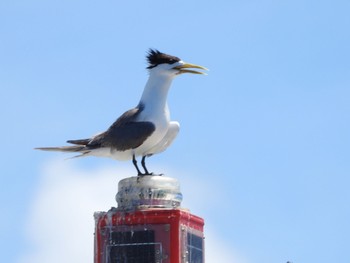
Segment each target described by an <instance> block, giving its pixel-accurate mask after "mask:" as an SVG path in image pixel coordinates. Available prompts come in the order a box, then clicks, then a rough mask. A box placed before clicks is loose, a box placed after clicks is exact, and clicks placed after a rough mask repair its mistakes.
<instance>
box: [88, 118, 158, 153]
mask: <svg viewBox="0 0 350 263" xmlns="http://www.w3.org/2000/svg"><path fill="white" fill-rule="evenodd" d="M154 130H155V126H154V124H153V123H152V122H128V123H125V124H124V125H122V126H113V125H112V126H111V127H110V128H109V129H108V130H107V131H106V132H104V133H102V134H100V135H97V136H96V137H94V138H93V139H92V140H91V141H90V142H89V144H88V145H87V147H88V148H89V149H94V148H102V147H111V148H112V149H115V150H117V151H126V150H130V149H135V148H137V147H139V146H140V145H141V144H142V143H143V142H144V141H145V140H146V139H147V138H148V137H149V136H150V135H151V134H152V133H153V132H154Z"/></svg>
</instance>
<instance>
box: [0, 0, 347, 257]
mask: <svg viewBox="0 0 350 263" xmlns="http://www.w3.org/2000/svg"><path fill="white" fill-rule="evenodd" d="M349 12H350V2H349V1H340V0H336V1H322V0H321V1H298V0H297V1H295V0H294V1H289V0H287V1H265V0H263V1H191V2H190V1H172V2H164V1H152V2H138V1H127V2H120V3H118V2H116V1H98V2H96V1H74V0H73V1H43V0H41V1H40V0H38V1H19V0H12V1H7V0H5V1H1V3H0V36H1V37H0V95H1V98H2V103H1V104H0V117H1V122H2V129H1V138H2V149H3V151H2V153H1V160H2V162H1V163H2V164H1V167H2V172H1V184H0V187H1V189H0V197H1V198H0V200H1V207H2V210H3V212H4V214H3V216H2V217H1V219H0V236H1V239H0V247H1V250H2V251H1V254H2V260H3V261H4V262H14V263H19V262H26V263H27V262H31V260H32V261H33V262H35V259H38V258H40V259H41V261H40V262H44V263H45V262H53V261H50V260H45V259H44V258H50V254H49V252H50V251H51V250H53V254H55V251H54V249H53V248H55V247H56V248H57V247H60V246H63V245H64V244H67V242H64V240H66V241H67V240H68V239H69V235H70V234H71V233H72V232H75V231H78V230H77V229H78V228H74V227H73V228H72V231H71V232H70V231H66V232H62V231H63V230H62V229H63V228H65V227H67V225H68V224H69V223H68V222H70V221H69V220H68V221H66V220H63V219H67V217H68V218H69V216H70V215H74V216H75V217H79V216H82V218H84V219H83V220H86V222H87V223H86V225H84V224H83V226H85V227H83V226H80V227H79V231H81V232H79V233H82V235H81V236H84V237H85V235H86V237H87V238H86V239H89V237H90V238H91V242H92V232H93V222H92V220H93V219H92V214H93V212H94V211H95V210H107V209H109V207H110V206H111V205H114V204H115V203H114V194H115V192H116V187H117V181H118V180H119V179H120V178H123V177H127V176H130V175H132V174H133V173H134V168H133V167H132V164H131V163H130V162H115V161H113V160H108V159H99V158H86V159H79V160H71V161H64V159H65V158H66V156H64V155H61V154H52V153H45V152H36V151H33V148H34V147H36V146H55V145H62V144H64V142H65V141H66V140H67V139H78V138H85V137H88V136H91V135H93V134H95V133H97V132H99V131H103V130H105V129H106V128H108V126H109V125H110V124H111V123H112V122H113V121H114V120H115V119H116V118H117V117H118V116H119V115H120V114H121V113H123V112H124V111H125V110H127V109H129V108H131V107H133V106H135V105H136V104H137V103H138V100H139V98H140V96H141V92H142V90H143V87H144V84H145V82H146V80H147V71H146V70H145V67H146V62H145V54H146V51H147V50H148V48H157V49H159V50H161V51H163V52H166V53H169V54H172V55H176V56H178V57H180V58H182V59H183V60H184V61H188V62H191V63H195V64H199V65H203V66H206V67H208V68H209V69H210V72H209V75H208V76H196V75H186V76H185V75H183V76H180V77H178V78H177V79H175V80H174V82H173V85H172V88H171V90H170V94H169V105H170V110H171V116H172V119H173V120H177V121H179V122H180V124H181V131H180V134H179V136H178V138H177V139H176V141H175V142H174V144H173V145H172V146H171V147H170V148H169V149H168V150H167V151H166V152H164V153H162V154H160V155H158V156H154V157H152V158H150V159H149V160H148V166H149V167H150V169H152V170H154V171H162V172H164V173H165V174H166V175H168V176H172V177H176V178H178V179H179V180H180V181H181V185H182V192H183V195H184V206H186V207H188V208H190V209H191V211H192V212H193V213H195V214H197V215H199V216H202V217H204V219H205V220H206V231H207V241H206V242H207V248H206V249H207V253H208V258H210V259H211V261H209V259H208V258H207V259H208V260H207V261H208V262H215V261H214V258H215V256H217V257H219V256H222V255H223V256H222V258H221V262H238V263H257V262H259V263H261V262H263V263H265V262H266V263H277V262H287V261H288V260H289V261H291V262H293V263H300V262H318V263H323V262H327V263H328V262H348V261H350V256H349V253H348V244H349V243H350V238H349V237H350V226H349V221H350V205H349V203H350V193H349V191H348V188H349V187H348V186H349V183H350V179H349V178H350V177H349V176H350V160H349V157H350V152H349V151H350V150H349V149H350V139H349V134H350V124H349V123H350V122H349V115H350V90H349V88H350V77H349V76H350V49H349V47H350V33H349V28H350V18H349ZM59 172H61V176H60V173H59ZM114 174H115V178H114V177H113V175H114ZM67 175H70V176H67ZM99 180H100V181H99ZM113 180H114V181H115V182H114V183H113ZM77 182H78V183H77ZM111 182H112V183H111ZM91 185H92V186H91ZM95 185H96V186H101V187H100V188H101V189H95V188H94V187H93V186H95ZM65 186H66V187H67V188H66V187H65ZM67 189H68V190H69V189H70V190H71V192H70V191H68V190H67ZM74 189H76V195H75V194H74ZM66 193H71V195H69V196H68V195H67V196H66ZM102 193H105V194H104V195H103V194H102ZM107 193H110V194H109V195H107ZM79 194H80V195H85V196H87V195H88V196H89V198H87V199H85V198H82V197H81V196H79ZM90 194H91V196H90ZM101 196H103V197H101ZM69 197H71V198H69ZM44 200H45V202H46V203H44V204H43V202H44ZM70 202H73V203H74V202H76V203H74V204H76V206H69V207H68V206H67V203H70ZM91 203H94V205H91V206H89V204H91ZM80 206H81V207H85V210H84V213H83V212H82V213H80V212H79V211H80V209H77V211H75V212H76V213H75V212H74V211H72V210H74V208H77V207H80ZM53 207H54V208H57V209H53ZM90 215H91V216H90ZM50 216H51V217H50ZM45 218H46V219H47V220H45ZM58 219H61V220H58ZM54 220H55V222H54V223H53V222H51V221H54ZM47 221H50V224H48V223H47ZM73 222H75V221H74V220H73ZM79 222H82V221H79ZM52 223H53V224H54V225H55V224H57V228H54V229H52V228H50V226H51V227H52ZM45 224H47V228H46V227H45ZM70 227H71V226H70ZM69 229H70V228H69ZM58 232H59V233H63V234H62V235H61V236H60V240H61V243H55V242H56V241H57V240H56V239H57V237H55V234H57V233H58ZM64 233H66V235H64ZM77 236H79V235H77ZM55 240H56V241H55ZM214 240H215V242H214ZM79 242H80V241H79V240H77V243H79ZM91 242H90V243H91ZM90 243H89V242H88V243H87V244H88V245H89V244H90ZM50 244H52V246H50ZM84 244H85V243H84ZM215 244H220V246H217V247H215ZM214 247H215V249H214ZM219 247H220V248H221V251H220V248H219ZM50 248H51V250H50ZM61 249H62V253H59V254H60V255H61V256H63V254H65V250H64V247H63V248H61ZM80 249H83V250H82V251H86V250H84V246H83V245H82V246H80ZM43 251H45V253H46V254H45V256H44V255H43V254H40V253H44V252H43ZM77 251H79V250H77ZM215 251H220V253H218V252H215ZM72 253H74V251H73V252H72ZM215 253H216V255H215ZM80 254H83V252H82V253H80ZM51 255H52V254H51ZM67 255H70V254H69V253H68V251H67ZM75 256H76V257H77V258H75V261H72V262H86V261H87V260H85V261H84V260H82V259H81V258H79V253H77V255H75ZM68 258H69V257H68ZM57 260H58V261H57V262H68V261H66V259H65V260H62V258H59V257H58V258H57ZM36 262H38V261H36ZM90 262H92V258H91V261H90ZM217 262H219V261H217Z"/></svg>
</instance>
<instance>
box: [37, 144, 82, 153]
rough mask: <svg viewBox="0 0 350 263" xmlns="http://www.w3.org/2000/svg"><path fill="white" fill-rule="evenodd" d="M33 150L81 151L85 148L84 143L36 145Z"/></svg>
mask: <svg viewBox="0 0 350 263" xmlns="http://www.w3.org/2000/svg"><path fill="white" fill-rule="evenodd" d="M34 149H35V150H42V151H50V152H82V151H84V150H86V148H85V145H74V146H61V147H38V148H34Z"/></svg>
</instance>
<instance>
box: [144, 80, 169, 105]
mask: <svg viewBox="0 0 350 263" xmlns="http://www.w3.org/2000/svg"><path fill="white" fill-rule="evenodd" d="M172 80H173V77H171V76H167V75H162V74H151V75H150V76H149V79H148V81H147V83H146V86H145V89H144V91H143V94H142V97H141V100H140V103H141V104H143V105H144V107H145V110H147V108H148V109H149V110H152V111H159V110H160V111H163V110H164V109H165V108H167V96H168V92H169V88H170V85H171V82H172Z"/></svg>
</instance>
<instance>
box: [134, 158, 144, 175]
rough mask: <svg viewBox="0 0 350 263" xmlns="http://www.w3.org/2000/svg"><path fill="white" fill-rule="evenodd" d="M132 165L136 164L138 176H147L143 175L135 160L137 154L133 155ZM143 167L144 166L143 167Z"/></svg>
mask: <svg viewBox="0 0 350 263" xmlns="http://www.w3.org/2000/svg"><path fill="white" fill-rule="evenodd" d="M132 163H133V164H134V166H135V168H136V170H137V175H138V176H143V175H146V174H143V173H141V171H140V169H139V167H138V166H137V161H136V158H135V154H133V155H132ZM142 166H143V165H142Z"/></svg>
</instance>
